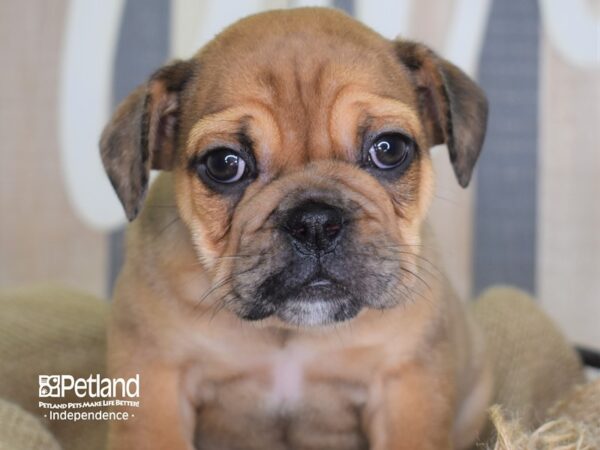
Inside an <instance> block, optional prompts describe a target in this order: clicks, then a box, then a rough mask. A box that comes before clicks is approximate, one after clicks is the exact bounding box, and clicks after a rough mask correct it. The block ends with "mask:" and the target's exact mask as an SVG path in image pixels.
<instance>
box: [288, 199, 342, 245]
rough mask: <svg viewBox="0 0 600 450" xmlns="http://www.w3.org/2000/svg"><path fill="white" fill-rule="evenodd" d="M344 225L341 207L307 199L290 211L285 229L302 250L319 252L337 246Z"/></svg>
mask: <svg viewBox="0 0 600 450" xmlns="http://www.w3.org/2000/svg"><path fill="white" fill-rule="evenodd" d="M343 226H344V221H343V215H342V211H341V210H340V209H339V208H336V207H335V206H331V205H327V204H325V203H321V202H316V201H307V202H304V203H302V204H300V205H298V206H297V207H295V208H294V209H292V210H291V211H290V212H289V213H288V215H287V217H286V219H285V221H284V224H283V229H284V230H285V231H286V232H287V233H288V234H289V235H290V236H291V237H292V239H293V240H294V242H295V243H297V244H299V245H300V246H301V249H302V250H304V251H308V252H312V253H318V252H326V251H329V250H331V249H333V248H334V247H335V244H336V242H337V238H338V237H339V235H340V233H341V231H342V228H343Z"/></svg>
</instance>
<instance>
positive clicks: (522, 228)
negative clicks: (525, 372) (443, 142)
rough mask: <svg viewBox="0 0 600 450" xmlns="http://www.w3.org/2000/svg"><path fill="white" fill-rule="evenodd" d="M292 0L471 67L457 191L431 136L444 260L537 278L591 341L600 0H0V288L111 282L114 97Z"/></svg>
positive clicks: (117, 227)
mask: <svg viewBox="0 0 600 450" xmlns="http://www.w3.org/2000/svg"><path fill="white" fill-rule="evenodd" d="M304 5H321V6H333V7H336V8H340V9H343V10H345V11H346V12H348V13H349V14H352V15H354V16H355V17H357V18H359V19H361V20H362V21H364V22H366V23H367V24H368V25H370V26H371V27H373V28H375V29H376V30H378V31H380V32H381V33H382V34H384V35H386V36H388V37H390V38H392V37H395V36H397V35H400V36H402V37H407V38H411V39H417V40H420V41H422V42H424V43H426V44H428V45H430V46H431V47H433V48H434V49H435V50H436V51H438V52H439V53H441V54H442V55H444V56H445V57H447V58H449V59H450V60H452V61H454V62H455V63H456V64H458V65H459V66H461V67H462V68H463V69H464V70H466V71H467V72H468V73H470V74H471V75H473V76H475V77H476V78H477V79H478V80H479V82H480V83H481V84H482V86H483V87H484V89H485V90H486V92H487V93H488V95H489V98H490V103H491V115H490V123H489V133H488V138H487V140H486V143H485V147H484V151H483V154H482V157H481V160H480V163H479V165H478V169H477V175H476V178H475V180H474V182H473V183H472V185H471V186H470V187H469V189H468V190H462V189H460V188H459V187H458V185H457V184H456V182H455V180H454V177H453V174H452V172H451V169H450V166H449V163H448V157H447V153H446V152H445V149H443V148H438V149H435V150H434V154H435V157H434V158H435V164H436V170H437V172H438V176H439V178H438V186H437V192H436V197H435V201H434V206H433V210H432V212H431V220H432V222H433V224H434V227H435V229H436V232H437V235H438V238H439V243H440V245H441V247H442V250H443V257H444V265H445V270H446V271H447V272H448V273H449V275H450V278H451V280H452V282H453V283H454V285H455V287H456V288H457V290H458V291H459V293H460V295H461V296H462V297H463V298H464V299H469V298H472V297H473V296H474V295H477V294H478V293H479V292H480V291H481V290H482V289H484V288H485V287H486V286H489V285H490V284H493V283H508V284H513V285H517V286H519V287H521V288H523V289H525V290H527V291H529V292H531V293H533V294H534V295H535V296H536V297H537V298H538V299H539V302H540V303H541V304H542V305H543V307H544V308H545V309H546V310H547V311H548V312H549V313H550V314H551V315H552V316H553V317H554V318H555V319H556V320H558V321H559V322H560V323H561V324H562V325H563V327H564V328H565V330H566V331H567V332H568V334H569V336H570V337H571V339H572V340H574V341H576V342H579V343H582V344H588V345H592V346H595V347H597V348H600V1H599V0H568V1H567V0H539V1H536V0H370V1H368V0H330V1H327V0H321V1H312V2H305V1H300V0H239V1H219V0H171V1H168V0H106V1H89V0H71V1H68V0H53V1H51V2H49V1H46V0H26V1H22V0H0V58H1V61H2V67H3V70H1V71H0V142H1V146H0V161H1V164H0V286H2V287H4V286H14V285H21V284H27V283H32V282H37V281H48V280H52V281H57V282H61V283H66V284H69V285H72V286H74V287H78V288H81V289H84V290H86V291H89V292H92V293H95V294H98V295H102V296H108V295H109V294H110V290H111V287H112V283H113V282H114V278H115V276H116V274H117V273H118V270H119V266H120V261H121V256H122V236H123V232H122V230H123V226H124V222H125V220H124V215H123V213H122V211H121V208H120V206H119V204H118V202H117V200H116V197H115V196H114V194H113V192H112V189H111V188H110V185H109V183H108V181H107V180H106V178H105V176H104V174H103V171H102V168H101V164H100V159H99V155H98V150H97V140H98V136H99V133H100V130H101V128H102V126H103V124H104V123H105V121H106V120H107V118H108V117H109V114H110V111H111V109H112V108H113V107H114V106H115V105H116V103H118V102H119V101H120V100H121V99H122V98H123V97H124V96H125V95H126V94H127V92H128V91H129V90H131V89H132V88H133V87H135V86H136V85H137V84H139V83H141V82H143V81H144V79H145V78H146V77H147V76H148V75H149V74H150V73H151V72H152V71H153V70H154V69H156V68H157V67H159V66H160V65H162V64H163V63H164V62H165V61H167V60H169V59H172V58H175V57H179V58H185V57H189V56H190V55H191V54H192V53H193V52H194V51H195V50H196V49H197V48H198V47H199V46H201V45H202V44H203V43H204V42H206V41H207V40H209V39H210V38H211V37H212V36H214V34H215V33H217V32H218V31H219V30H220V29H222V28H223V27H224V26H225V25H227V24H229V23H230V22H232V21H233V20H235V19H237V18H239V17H242V16H245V15H247V14H250V13H253V12H258V11H260V10H264V9H271V8H287V7H294V6H304Z"/></svg>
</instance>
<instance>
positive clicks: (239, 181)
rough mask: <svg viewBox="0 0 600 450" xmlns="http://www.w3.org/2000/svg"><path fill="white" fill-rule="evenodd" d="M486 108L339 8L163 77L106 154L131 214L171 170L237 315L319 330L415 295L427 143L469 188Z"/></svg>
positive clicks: (283, 15) (417, 48)
mask: <svg viewBox="0 0 600 450" xmlns="http://www.w3.org/2000/svg"><path fill="white" fill-rule="evenodd" d="M486 115H487V104H486V100H485V97H484V95H483V93H482V91H481V90H480V89H479V88H478V87H477V86H476V85H475V84H474V83H473V81H471V80H470V79H469V78H468V77H467V76H466V75H465V74H464V73H462V72H461V71H460V70H459V69H457V68H456V67H455V66H453V65H452V64H450V63H449V62H447V61H444V60H443V59H441V58H440V57H438V56H437V55H435V54H434V53H433V52H431V51H430V50H428V49H427V48H426V47H424V46H422V45H420V44H416V43H412V42H406V41H395V42H392V41H388V40H386V39H384V38H383V37H381V36H380V35H378V34H377V33H375V32H373V31H371V30H370V29H368V28H366V27H364V26H363V25H361V24H359V23H358V22H356V21H354V20H352V19H351V18H349V17H347V16H346V15H344V14H341V13H338V12H334V11H331V10H323V9H302V10H292V11H276V12H270V13H265V14H260V15H256V16H252V17H249V18H247V19H244V20H242V21H240V22H238V23H236V24H234V25H233V26H231V27H230V28H228V29H226V30H225V31H224V32H223V33H221V34H220V35H219V36H217V38H216V39H215V40H213V41H212V42H211V43H209V44H208V45H207V46H206V47H205V48H204V49H202V50H201V51H200V52H199V53H198V54H197V55H196V56H194V57H193V58H192V59H191V60H189V61H180V62H176V63H174V64H171V65H169V66H166V67H164V68H162V69H160V70H159V71H158V72H156V73H155V74H154V75H153V76H152V77H151V78H150V80H149V81H148V83H147V84H146V85H144V86H142V87H140V88H138V89H137V90H136V91H134V92H133V93H132V94H131V95H130V96H129V97H128V98H127V99H126V100H125V102H124V103H123V104H122V105H121V106H120V107H119V108H118V110H117V111H116V113H115V115H114V116H113V118H112V121H111V122H110V124H109V125H108V126H107V127H106V129H105V131H104V133H103V136H102V140H101V152H102V157H103V161H104V164H105V167H106V170H107V172H108V175H109V177H110V180H111V182H112V183H113V186H114V187H115V190H116V192H117V194H118V196H119V198H120V200H121V202H122V203H123V206H124V208H125V211H126V213H127V217H128V218H129V219H130V220H133V219H134V218H135V217H136V215H137V213H138V211H139V209H140V207H141V205H142V202H143V199H144V195H145V193H146V190H147V185H148V175H149V171H150V169H152V168H153V169H162V170H171V171H173V172H174V179H175V192H176V201H177V205H178V208H179V213H180V216H181V218H182V220H183V221H184V222H185V224H186V225H187V227H188V228H189V231H190V235H191V237H192V240H193V243H194V245H195V248H196V252H197V254H198V258H199V260H200V262H201V263H202V264H203V265H204V266H205V268H206V270H208V271H209V272H210V273H212V275H213V279H214V282H215V286H217V285H218V286H219V287H220V289H219V290H218V291H219V292H220V294H219V296H218V298H219V300H220V301H222V302H224V304H225V305H226V307H228V308H229V309H230V310H232V311H234V312H235V313H236V314H238V315H239V316H240V317H242V318H244V319H248V320H258V319H264V318H267V317H270V316H273V317H275V318H278V319H280V321H281V322H283V323H287V324H292V325H301V326H309V325H322V324H327V323H331V322H336V321H343V320H347V319H350V318H352V317H354V316H355V315H357V314H358V313H359V311H361V309H363V308H379V309H381V308H388V307H392V306H395V305H398V304H399V303H401V302H402V301H405V300H406V299H408V298H411V297H412V292H414V291H415V290H418V289H419V280H420V279H421V277H420V275H419V272H420V269H419V267H420V265H419V260H418V258H419V256H418V255H419V244H420V235H419V233H420V226H421V223H422V221H423V218H424V216H425V214H426V211H427V208H428V205H429V201H430V197H431V195H432V189H433V179H432V177H433V175H432V168H431V160H430V155H429V149H430V147H432V146H433V145H436V144H441V143H446V145H447V146H448V150H449V152H450V159H451V162H452V164H453V167H454V170H455V173H456V176H457V178H458V181H459V183H460V184H461V185H462V186H467V184H468V183H469V179H470V178H471V173H472V170H473V166H474V164H475V161H476V160H477V156H478V154H479V151H480V149H481V145H482V141H483V136H484V132H485V125H486Z"/></svg>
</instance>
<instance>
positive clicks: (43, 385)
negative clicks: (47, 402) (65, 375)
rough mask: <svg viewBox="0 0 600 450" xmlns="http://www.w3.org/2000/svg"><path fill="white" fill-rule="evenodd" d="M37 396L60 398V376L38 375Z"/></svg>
mask: <svg viewBox="0 0 600 450" xmlns="http://www.w3.org/2000/svg"><path fill="white" fill-rule="evenodd" d="M38 382H39V396H40V398H42V397H60V375H39V377H38Z"/></svg>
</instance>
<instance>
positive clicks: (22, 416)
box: [0, 399, 60, 450]
mask: <svg viewBox="0 0 600 450" xmlns="http://www.w3.org/2000/svg"><path fill="white" fill-rule="evenodd" d="M0 450H60V445H59V444H58V442H56V439H54V437H53V436H52V435H51V434H50V432H49V431H48V430H47V429H46V428H45V427H44V426H43V425H42V424H41V423H40V421H39V420H38V419H37V418H36V417H34V416H33V415H32V414H29V413H28V412H26V411H25V410H24V409H22V408H21V407H19V406H18V405H15V404H14V403H11V402H8V401H6V400H2V399H0Z"/></svg>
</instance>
